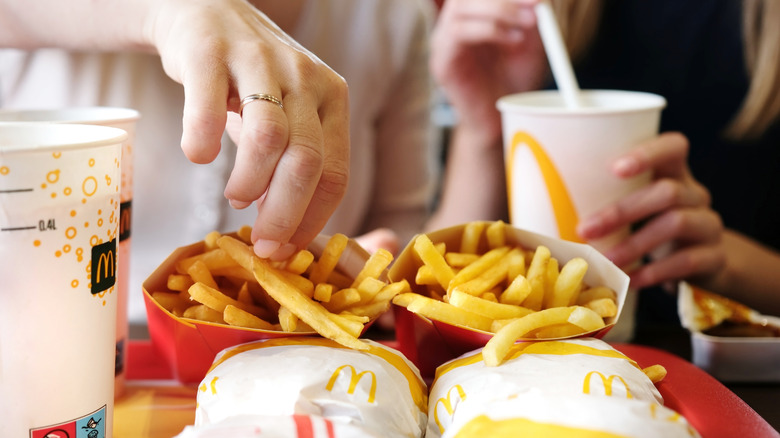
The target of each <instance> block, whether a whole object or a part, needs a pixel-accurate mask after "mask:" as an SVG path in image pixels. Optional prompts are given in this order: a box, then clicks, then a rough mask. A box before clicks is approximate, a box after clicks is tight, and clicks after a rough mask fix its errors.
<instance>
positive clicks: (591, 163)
mask: <svg viewBox="0 0 780 438" xmlns="http://www.w3.org/2000/svg"><path fill="white" fill-rule="evenodd" d="M582 101H583V106H582V107H581V108H567V107H566V104H565V102H564V100H563V97H562V96H561V94H560V93H559V92H558V91H557V90H545V91H534V92H528V93H519V94H513V95H509V96H504V97H502V98H500V99H499V100H498V102H497V107H498V109H499V110H500V111H501V122H502V131H503V140H504V158H505V159H504V161H505V166H506V177H507V194H508V201H509V216H510V220H511V222H512V225H514V226H516V227H518V228H523V229H526V230H530V231H534V232H537V233H541V234H546V235H549V236H553V237H558V238H561V239H564V240H569V241H574V242H580V243H588V244H590V245H591V246H593V247H594V248H596V249H597V250H600V251H603V250H605V249H607V248H609V247H611V246H612V245H614V244H615V243H617V242H619V241H620V240H622V239H623V238H624V237H625V236H626V235H628V233H629V228H628V227H625V228H624V229H622V230H620V231H618V232H615V233H613V234H611V235H609V236H606V237H604V238H602V239H598V240H594V241H589V242H583V240H582V239H581V238H580V237H579V236H578V235H577V232H576V227H577V224H578V222H579V221H580V220H582V219H584V218H586V217H588V216H590V215H591V214H593V213H596V212H597V211H599V210H601V209H602V208H604V207H606V206H608V205H610V204H612V203H614V202H615V201H617V200H619V199H620V198H622V197H623V196H625V195H627V194H629V193H631V192H633V191H634V190H636V189H637V188H639V187H641V186H642V185H645V184H647V183H648V182H649V181H650V174H649V173H645V174H642V175H638V176H635V177H633V178H628V179H621V178H618V177H617V176H615V175H614V174H613V173H612V171H611V165H612V163H613V162H614V161H615V159H616V158H618V157H619V156H621V155H622V154H624V153H626V152H628V151H630V150H631V149H632V148H634V147H635V146H636V145H637V144H638V143H639V142H642V141H644V140H649V139H651V138H653V137H655V136H657V135H658V128H659V123H660V116H661V110H662V109H663V108H664V107H665V106H666V100H665V99H664V98H663V97H661V96H658V95H655V94H650V93H641V92H632V91H621V90H583V91H582ZM629 295H631V296H632V297H634V295H635V294H633V293H632V294H629ZM635 306H636V303H635V300H634V299H632V300H630V301H629V302H627V307H628V308H630V309H631V311H630V312H629V313H633V308H635ZM623 322H624V324H625V325H624V327H625V329H616V330H613V332H612V333H611V334H612V335H613V336H615V335H619V334H620V333H621V332H623V334H622V335H619V338H618V339H620V338H622V340H627V338H628V337H630V333H632V332H633V318H624V319H623Z"/></svg>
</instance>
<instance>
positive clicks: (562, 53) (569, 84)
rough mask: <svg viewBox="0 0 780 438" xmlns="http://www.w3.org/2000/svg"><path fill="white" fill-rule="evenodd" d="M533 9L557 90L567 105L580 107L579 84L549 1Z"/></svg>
mask: <svg viewBox="0 0 780 438" xmlns="http://www.w3.org/2000/svg"><path fill="white" fill-rule="evenodd" d="M535 10H536V20H537V25H538V27H539V35H540V36H541V37H542V44H543V45H544V50H545V52H547V59H548V60H549V62H550V68H551V69H552V73H553V77H555V83H556V84H557V85H558V90H559V91H560V92H561V94H562V95H563V100H564V102H565V103H566V106H567V107H569V108H580V107H582V102H581V101H580V86H579V85H578V84H577V78H576V77H575V76H574V69H573V68H572V66H571V59H569V53H568V51H567V50H566V45H565V44H564V43H563V36H562V35H561V28H560V26H558V20H557V19H556V18H555V13H554V12H553V9H552V6H551V5H550V1H549V0H542V1H541V2H539V3H537V5H536V7H535Z"/></svg>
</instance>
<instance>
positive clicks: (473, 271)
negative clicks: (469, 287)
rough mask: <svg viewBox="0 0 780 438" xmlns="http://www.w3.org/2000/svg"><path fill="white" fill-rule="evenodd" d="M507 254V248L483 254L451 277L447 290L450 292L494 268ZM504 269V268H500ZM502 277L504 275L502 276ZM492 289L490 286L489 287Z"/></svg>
mask: <svg viewBox="0 0 780 438" xmlns="http://www.w3.org/2000/svg"><path fill="white" fill-rule="evenodd" d="M507 252H509V247H506V246H505V247H501V248H496V249H492V250H490V251H488V252H486V253H485V254H483V255H482V256H481V257H480V258H479V259H477V261H475V262H474V263H472V264H470V265H468V266H466V267H465V268H463V269H461V270H460V271H459V272H458V273H457V274H455V275H454V276H453V277H452V280H451V281H450V282H449V287H448V288H447V290H452V289H454V288H456V287H458V286H459V285H461V284H464V283H466V282H469V281H471V280H474V279H475V278H479V277H480V276H481V275H482V274H483V273H484V272H485V271H487V270H488V269H490V268H492V267H494V266H496V264H497V263H498V262H499V260H501V259H502V258H503V257H504V256H505V255H506V253H507ZM502 269H506V267H504V268H502ZM503 275H504V276H505V275H506V273H504V274H503ZM491 287H492V286H491Z"/></svg>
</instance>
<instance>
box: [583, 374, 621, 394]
mask: <svg viewBox="0 0 780 438" xmlns="http://www.w3.org/2000/svg"><path fill="white" fill-rule="evenodd" d="M594 375H595V376H599V378H601V383H602V385H603V386H604V395H606V396H611V395H612V385H613V384H614V383H615V379H618V380H620V383H622V384H623V388H625V389H626V398H633V396H632V395H631V391H630V390H629V389H628V383H626V381H625V380H623V378H622V377H620V376H618V375H614V374H613V375H611V376H609V377H605V376H604V374H601V373H600V372H598V371H591V372H589V373H588V374H587V375H585V382H584V383H583V384H582V392H584V393H585V394H590V382H591V380H593V379H592V377H593V376H594Z"/></svg>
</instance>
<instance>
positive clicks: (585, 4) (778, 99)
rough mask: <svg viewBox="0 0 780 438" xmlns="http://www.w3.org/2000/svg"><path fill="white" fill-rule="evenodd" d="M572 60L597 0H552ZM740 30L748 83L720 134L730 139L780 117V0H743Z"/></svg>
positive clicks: (594, 26) (585, 42)
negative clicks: (740, 103)
mask: <svg viewBox="0 0 780 438" xmlns="http://www.w3.org/2000/svg"><path fill="white" fill-rule="evenodd" d="M552 3H553V7H554V8H555V12H556V15H557V16H558V20H559V22H560V25H561V29H562V33H563V38H564V41H565V42H566V46H567V47H568V49H569V53H570V54H571V57H572V60H573V61H575V62H576V61H577V60H578V59H581V58H582V56H584V55H585V53H586V52H587V49H588V47H589V46H590V44H591V43H592V42H593V39H594V38H595V36H596V31H597V30H598V26H599V19H600V17H601V10H602V8H603V2H602V1H601V0H553V1H552ZM742 5H743V6H742V20H743V21H742V27H743V29H742V34H743V39H744V41H743V44H744V53H745V66H746V68H747V73H748V77H749V79H750V85H749V88H748V92H747V95H746V96H745V98H744V100H743V101H742V105H741V107H740V109H739V111H738V112H737V114H736V116H734V118H733V119H732V120H731V122H730V123H729V125H728V126H727V127H726V131H725V134H726V136H727V137H728V138H730V139H734V140H740V139H743V140H750V139H755V138H757V137H760V136H761V134H763V133H764V131H766V130H767V128H769V126H770V125H771V124H772V123H773V122H775V121H776V120H777V119H778V118H779V117H780V25H779V24H780V1H777V0H743V1H742Z"/></svg>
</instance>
